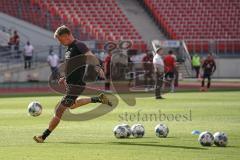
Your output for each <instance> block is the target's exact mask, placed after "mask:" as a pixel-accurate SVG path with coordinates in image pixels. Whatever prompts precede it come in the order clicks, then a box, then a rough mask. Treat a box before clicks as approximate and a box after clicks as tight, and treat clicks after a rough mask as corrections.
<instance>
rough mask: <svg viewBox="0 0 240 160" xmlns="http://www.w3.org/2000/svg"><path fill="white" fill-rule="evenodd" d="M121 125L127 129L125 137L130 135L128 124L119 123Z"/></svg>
mask: <svg viewBox="0 0 240 160" xmlns="http://www.w3.org/2000/svg"><path fill="white" fill-rule="evenodd" d="M121 126H123V127H125V128H126V129H127V137H130V135H131V134H132V131H131V127H130V126H129V125H128V124H121Z"/></svg>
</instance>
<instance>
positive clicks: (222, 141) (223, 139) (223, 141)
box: [213, 132, 228, 147]
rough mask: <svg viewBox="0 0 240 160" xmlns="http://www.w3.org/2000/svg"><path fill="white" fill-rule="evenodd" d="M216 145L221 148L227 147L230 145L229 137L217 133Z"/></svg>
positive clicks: (215, 135)
mask: <svg viewBox="0 0 240 160" xmlns="http://www.w3.org/2000/svg"><path fill="white" fill-rule="evenodd" d="M213 137H214V144H215V145H216V146H219V147H226V146H227V143H228V137H227V135H226V134H225V133H223V132H216V133H215V134H214V135H213Z"/></svg>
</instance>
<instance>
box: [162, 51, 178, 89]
mask: <svg viewBox="0 0 240 160" xmlns="http://www.w3.org/2000/svg"><path fill="white" fill-rule="evenodd" d="M175 68H176V60H175V58H174V57H173V51H171V50H170V51H169V52H168V55H167V56H166V57H165V58H164V72H165V79H166V80H167V81H168V82H170V85H171V92H174V71H175Z"/></svg>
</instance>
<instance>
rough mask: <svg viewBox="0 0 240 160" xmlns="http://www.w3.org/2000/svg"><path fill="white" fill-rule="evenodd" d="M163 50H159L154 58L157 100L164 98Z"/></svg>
mask: <svg viewBox="0 0 240 160" xmlns="http://www.w3.org/2000/svg"><path fill="white" fill-rule="evenodd" d="M162 54H163V49H162V48H158V49H157V50H156V54H155V56H154V57H153V66H154V71H155V97H156V99H163V97H162V95H161V94H162V85H163V76H164V62H163V59H162V57H161V55H162Z"/></svg>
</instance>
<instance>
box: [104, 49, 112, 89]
mask: <svg viewBox="0 0 240 160" xmlns="http://www.w3.org/2000/svg"><path fill="white" fill-rule="evenodd" d="M111 59H112V52H111V51H109V52H108V55H107V56H106V58H105V60H104V73H105V77H106V80H105V91H110V77H111V76H110V74H111Z"/></svg>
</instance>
